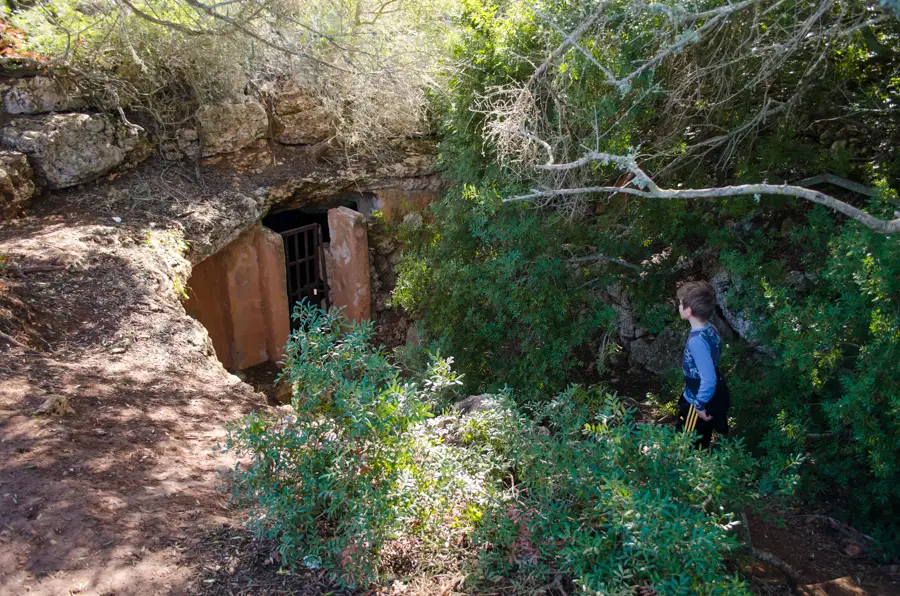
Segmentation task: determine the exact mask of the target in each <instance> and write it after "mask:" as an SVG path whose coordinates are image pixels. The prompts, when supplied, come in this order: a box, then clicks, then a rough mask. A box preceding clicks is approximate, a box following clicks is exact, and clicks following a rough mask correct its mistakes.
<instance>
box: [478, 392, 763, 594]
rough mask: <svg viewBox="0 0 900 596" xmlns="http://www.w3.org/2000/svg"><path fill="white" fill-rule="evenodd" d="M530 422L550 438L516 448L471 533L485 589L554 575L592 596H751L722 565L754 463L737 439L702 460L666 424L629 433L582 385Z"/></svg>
mask: <svg viewBox="0 0 900 596" xmlns="http://www.w3.org/2000/svg"><path fill="white" fill-rule="evenodd" d="M597 397H600V398H601V401H600V404H599V407H597V408H592V407H590V406H589V405H588V404H590V403H592V402H593V403H596V401H597ZM536 420H541V421H544V422H545V423H546V424H547V426H548V427H549V430H550V432H545V433H530V434H529V435H528V436H527V438H526V437H523V439H525V440H520V441H517V442H515V443H514V444H513V445H514V448H513V450H512V451H511V452H510V453H509V457H510V458H511V459H512V461H514V462H516V468H515V471H516V475H515V485H514V487H513V489H511V490H510V491H509V493H508V499H507V500H505V501H502V502H499V503H495V504H494V506H493V507H491V508H489V509H488V511H487V512H486V513H485V519H484V521H483V523H482V524H481V526H480V528H479V530H478V532H477V535H476V542H477V543H479V544H480V545H481V546H482V547H483V548H484V553H483V554H482V557H481V561H480V563H481V573H482V578H483V579H484V580H485V581H490V580H495V581H500V580H502V578H513V581H514V582H515V581H519V582H522V583H524V584H526V585H545V584H546V583H547V582H548V581H550V580H552V579H553V578H554V577H555V576H557V575H558V574H562V575H564V576H567V577H570V578H571V579H572V580H573V581H574V582H575V584H576V586H577V587H578V588H579V589H580V590H581V591H584V592H586V593H590V594H632V593H634V589H635V587H637V586H641V585H649V586H653V587H654V588H655V589H656V590H657V591H658V592H659V593H660V594H697V593H705V594H749V593H750V592H749V589H748V587H747V586H746V585H745V584H744V583H743V582H741V581H739V580H738V579H736V578H734V577H731V576H729V574H728V572H727V571H726V567H725V562H724V560H723V558H724V557H726V556H727V555H728V554H729V553H731V552H733V551H734V550H735V549H737V548H738V547H739V544H738V542H737V540H736V539H735V536H734V534H732V533H730V532H729V528H728V524H729V523H730V522H731V521H733V520H734V514H733V513H732V512H734V511H736V510H738V509H739V508H740V507H741V506H742V505H744V504H746V503H747V502H748V501H749V500H751V494H752V492H751V491H752V490H753V487H754V482H753V478H754V476H755V473H756V471H755V464H754V462H753V460H752V458H750V457H749V456H748V455H747V454H746V453H745V452H744V451H743V449H742V448H741V444H740V442H735V443H733V444H728V445H722V446H720V447H721V448H720V449H718V450H715V451H713V452H711V453H709V452H699V451H697V450H695V449H694V448H693V447H692V445H691V443H690V440H689V439H688V438H686V437H684V436H682V435H678V434H676V433H675V432H674V431H673V430H672V429H671V428H670V427H666V426H656V425H637V424H635V422H634V421H633V419H632V418H631V416H630V414H629V412H627V411H626V410H624V408H623V407H622V405H621V403H620V402H618V401H617V400H616V399H615V398H614V397H613V396H610V395H608V394H605V395H603V394H601V395H600V396H596V395H595V396H593V397H592V396H591V395H590V392H588V391H586V390H585V389H582V388H579V387H570V388H569V389H568V390H566V391H564V392H563V393H561V394H559V395H558V396H557V397H556V398H555V399H554V400H553V401H552V402H550V403H548V404H546V406H545V407H544V408H543V410H542V411H541V412H539V413H538V415H537V418H536ZM707 512H709V513H707Z"/></svg>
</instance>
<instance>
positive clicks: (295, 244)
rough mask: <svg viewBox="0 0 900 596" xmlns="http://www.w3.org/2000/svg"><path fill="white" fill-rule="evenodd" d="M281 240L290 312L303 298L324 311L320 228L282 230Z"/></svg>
mask: <svg viewBox="0 0 900 596" xmlns="http://www.w3.org/2000/svg"><path fill="white" fill-rule="evenodd" d="M281 238H282V240H283V241H284V262H285V267H286V270H287V271H286V273H287V294H288V306H289V308H290V309H293V308H294V305H295V304H296V303H297V302H300V301H301V300H302V299H303V298H306V299H307V300H308V301H309V302H310V303H312V304H316V305H318V306H319V307H321V308H323V309H328V307H329V301H328V275H327V274H326V271H325V250H324V247H323V243H322V226H321V224H318V223H313V224H307V225H304V226H300V227H298V228H293V229H290V230H285V231H284V232H281ZM292 326H293V325H292Z"/></svg>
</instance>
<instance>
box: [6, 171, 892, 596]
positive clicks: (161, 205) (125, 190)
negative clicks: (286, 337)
mask: <svg viewBox="0 0 900 596" xmlns="http://www.w3.org/2000/svg"><path fill="white" fill-rule="evenodd" d="M262 159H263V160H269V159H271V156H266V155H265V154H263V156H262ZM289 165H291V167H293V168H295V171H296V168H299V166H298V165H297V164H296V163H294V164H289ZM248 167H255V166H254V164H253V163H252V160H251V163H250V166H248ZM264 178H265V176H260V175H257V176H256V178H255V179H254V177H253V176H248V177H245V178H243V179H238V178H237V175H236V174H234V172H233V170H232V169H231V166H228V167H227V168H226V169H222V170H218V171H216V170H212V171H211V172H208V173H206V174H205V176H204V181H203V182H198V181H196V180H194V179H192V178H191V176H190V175H189V173H185V172H183V171H179V170H172V169H171V168H167V167H165V166H162V165H153V164H149V165H147V167H144V168H142V169H141V170H140V171H137V172H132V173H129V174H126V175H124V176H122V177H119V178H117V179H116V180H114V181H111V182H110V181H108V183H106V184H103V185H93V186H89V187H84V188H81V189H78V190H75V191H71V192H68V193H58V194H55V195H53V196H51V197H39V198H38V199H36V201H35V206H34V209H33V212H32V214H31V215H30V216H29V217H27V218H24V219H21V220H17V221H14V222H9V223H6V224H3V225H2V226H0V256H2V257H4V258H5V262H3V264H2V265H0V267H3V269H2V270H0V333H2V334H3V335H0V594H24V593H30V594H71V593H79V594H141V595H144V594H188V593H206V594H308V595H312V594H316V595H318V594H326V593H336V591H335V590H334V588H333V587H331V586H329V584H328V582H327V581H325V578H324V575H323V574H322V573H321V572H312V571H302V572H289V571H286V570H284V569H282V565H281V563H280V561H278V559H277V554H276V553H275V551H274V548H273V545H271V544H269V543H266V542H265V541H258V540H254V539H252V538H251V537H250V536H249V534H248V533H247V531H246V530H243V529H242V528H241V527H240V521H241V513H240V512H239V511H235V510H234V509H233V508H232V506H231V505H230V504H229V501H228V498H227V489H226V488H225V487H224V486H223V482H224V480H223V478H222V477H221V476H220V475H219V473H218V471H219V470H220V469H222V468H227V467H229V466H231V465H232V464H233V460H232V459H231V458H230V457H229V456H227V455H223V454H221V453H217V452H214V451H213V447H214V446H216V444H217V443H218V442H219V441H221V439H222V438H223V436H224V433H225V428H226V426H227V424H228V423H229V422H231V421H233V420H234V419H236V418H237V417H239V416H241V415H242V414H244V413H246V412H248V411H250V410H251V409H253V408H257V407H264V404H265V402H266V397H265V396H264V395H263V394H262V393H260V392H258V391H255V390H254V389H255V388H259V389H262V390H268V389H270V387H269V386H268V385H267V383H266V378H265V377H266V375H268V374H269V373H270V372H271V371H266V370H260V371H254V372H253V373H251V374H250V376H249V377H248V381H250V382H251V383H252V386H251V384H247V383H244V382H242V381H241V380H240V379H239V378H238V377H236V376H234V375H230V374H228V373H227V372H226V371H225V370H224V369H223V368H222V367H221V365H220V364H219V362H218V361H217V360H216V358H215V355H214V353H213V350H212V346H211V343H210V341H209V338H208V335H207V334H206V332H205V330H204V329H203V328H202V326H201V325H200V324H199V323H198V322H196V321H195V320H193V319H191V318H190V317H188V316H187V315H186V314H185V312H184V309H183V307H182V306H181V302H180V300H179V296H178V292H179V283H181V282H184V281H186V280H187V275H188V274H189V271H190V264H191V262H192V261H193V262H197V261H198V260H199V259H200V258H202V257H203V256H206V255H208V254H211V252H214V251H215V250H217V249H218V248H221V246H223V245H224V243H226V242H227V241H228V240H229V239H230V238H233V237H234V236H235V235H236V234H237V232H239V231H240V230H241V229H242V228H243V227H245V226H246V225H248V224H249V223H252V222H253V221H256V219H258V217H259V216H260V215H261V214H262V213H263V212H264V211H265V209H267V203H266V201H268V200H270V199H269V198H268V197H269V194H268V193H267V191H266V188H265V187H263V186H261V185H262V184H263V183H264V182H265V180H264ZM113 218H119V219H120V220H121V221H115V220H113ZM184 242H187V243H189V244H188V246H187V249H186V250H185V245H184ZM176 280H180V282H179V281H176ZM54 399H55V400H56V401H51V402H49V403H51V404H52V405H53V408H52V409H54V410H55V414H58V415H54V413H46V414H40V415H36V414H35V412H36V411H37V410H38V409H39V408H41V406H42V405H44V404H46V403H48V400H54ZM792 523H793V522H792ZM798 523H799V522H798ZM754 542H759V544H758V545H757V546H760V547H761V548H766V549H768V550H770V551H772V552H774V553H775V554H777V555H779V556H781V557H782V558H784V559H785V560H788V561H789V562H791V563H792V564H793V565H795V566H796V567H797V568H798V569H801V570H802V573H803V574H804V576H805V577H806V580H808V581H809V582H810V583H817V582H823V581H827V580H833V579H836V578H842V577H849V578H850V579H849V580H848V581H849V582H850V584H852V589H853V590H864V591H845V592H835V591H827V590H826V591H822V592H818V593H821V594H826V593H834V594H839V593H846V594H866V593H870V594H887V593H894V594H896V593H900V590H894V588H896V587H897V583H896V580H897V575H896V574H893V572H892V571H893V570H892V569H882V568H878V567H876V566H874V565H873V564H871V563H868V562H866V561H865V560H864V559H862V558H860V557H858V556H856V555H855V554H852V555H847V554H846V553H844V552H843V551H842V550H841V549H842V548H843V546H842V545H841V544H840V543H837V545H836V546H835V544H836V543H835V542H834V538H833V537H832V536H830V535H829V534H828V531H827V530H823V529H822V528H821V527H819V526H815V525H814V524H813V525H811V524H808V523H805V522H804V523H803V524H802V527H801V528H799V529H798V528H795V527H793V526H788V528H787V529H786V530H783V529H781V528H778V526H777V525H772V524H766V523H765V522H762V521H759V522H756V521H755V522H754ZM823 545H824V546H823ZM829 545H831V546H829ZM823 549H824V550H823ZM832 551H834V552H832ZM810 552H814V553H815V558H813V559H810V558H806V559H804V557H805V556H806V557H808V554H809V553H810ZM820 552H821V553H822V554H819V553H820ZM747 572H748V573H751V574H754V572H753V570H749V571H747ZM767 573H768V574H771V570H765V569H762V570H758V574H759V577H760V578H765V577H768V576H767V575H766V574H767ZM874 576H877V578H876V579H877V582H876V583H877V585H876V586H875V587H874V588H869V587H866V586H868V584H867V583H866V581H867V580H866V579H860V578H861V577H862V578H867V577H874ZM772 577H775V576H772ZM776 580H777V577H776V578H775V579H773V581H772V584H771V585H775V584H777V583H778V582H777V581H776ZM460 581H461V577H458V576H453V577H446V578H440V577H439V578H428V579H427V581H423V582H419V583H418V584H416V581H415V579H414V580H413V581H412V582H409V583H401V584H398V585H396V586H389V587H386V588H379V589H378V590H376V592H377V593H406V592H405V590H406V588H404V587H403V586H406V585H418V587H417V588H415V591H416V593H420V594H426V593H429V594H431V593H433V594H438V593H442V594H454V593H464V592H465V590H464V589H463V588H462V587H461V584H460ZM870 583H871V582H870ZM850 584H848V585H850ZM768 586H769V583H766V581H762V580H761V583H759V589H760V591H761V592H764V593H777V592H773V591H771V589H770V588H769V587H768ZM772 589H774V588H772ZM848 589H850V588H848ZM885 589H887V590H894V591H884V590H885ZM865 590H868V591H865ZM879 590H880V591H879ZM810 593H816V592H810Z"/></svg>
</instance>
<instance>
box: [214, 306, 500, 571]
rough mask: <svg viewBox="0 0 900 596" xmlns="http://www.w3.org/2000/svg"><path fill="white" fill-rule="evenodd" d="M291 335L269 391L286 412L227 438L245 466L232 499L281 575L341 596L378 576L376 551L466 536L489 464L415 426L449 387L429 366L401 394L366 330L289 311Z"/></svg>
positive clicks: (251, 421) (267, 414)
mask: <svg viewBox="0 0 900 596" xmlns="http://www.w3.org/2000/svg"><path fill="white" fill-rule="evenodd" d="M294 318H295V319H296V320H299V321H300V324H301V330H300V331H297V332H295V333H294V334H293V335H292V336H291V338H290V340H289V342H288V344H287V348H286V356H285V361H284V372H283V375H282V377H281V382H284V383H289V384H291V386H292V387H293V400H292V403H291V406H290V407H285V408H279V409H277V410H275V411H272V410H268V411H260V412H255V413H253V414H251V415H249V416H247V417H246V418H244V419H243V420H241V421H240V422H238V423H237V424H235V425H234V426H233V427H232V428H231V429H230V432H229V435H228V439H227V441H226V444H225V448H226V449H227V450H230V451H233V452H234V453H235V455H237V456H239V457H240V456H247V458H248V459H249V463H248V465H246V466H245V467H236V469H235V482H236V489H235V491H236V492H235V494H236V497H237V498H238V500H239V501H241V502H243V503H245V504H247V505H249V506H250V512H251V524H252V527H253V528H254V529H255V530H256V531H257V532H259V533H261V534H263V535H266V536H269V537H272V538H277V539H278V540H279V550H280V553H281V555H282V557H283V559H284V560H285V561H286V562H287V564H295V563H297V562H302V563H303V564H305V565H307V566H310V567H319V566H321V567H324V568H326V569H328V570H330V571H331V573H332V576H333V577H334V579H335V580H336V581H338V582H339V583H341V584H343V585H348V586H349V585H356V584H359V583H363V584H365V583H367V582H369V581H372V580H374V579H376V578H377V577H378V576H379V572H380V568H379V565H380V563H381V552H382V549H383V547H384V545H385V543H386V542H387V541H389V540H391V539H394V538H397V537H399V536H401V535H403V536H406V537H408V538H409V539H410V540H412V541H414V542H416V543H418V544H419V546H420V547H421V548H423V549H427V548H429V545H430V548H436V547H438V545H443V544H445V543H447V542H450V541H451V538H453V537H454V536H455V535H459V534H463V533H465V532H466V530H467V528H468V527H469V525H470V522H469V521H467V520H468V519H469V517H467V515H468V514H467V513H466V512H467V511H472V510H473V509H478V508H483V507H484V502H485V500H486V499H488V498H489V495H488V493H487V492H485V489H484V487H483V486H482V485H483V484H484V480H485V478H488V477H490V475H491V466H492V465H493V464H492V462H491V460H490V459H488V458H486V457H476V456H475V455H477V454H476V453H475V452H470V451H469V450H463V449H461V448H458V447H454V446H451V445H446V444H443V443H442V442H441V440H440V436H439V435H437V434H435V433H433V432H431V431H430V428H429V426H428V424H427V423H426V421H427V420H428V419H429V418H430V417H431V416H432V412H431V406H430V403H429V402H430V400H431V398H432V397H433V395H432V392H433V391H437V390H438V389H440V388H444V387H446V386H447V385H448V383H453V382H455V381H454V380H453V377H452V376H451V375H449V374H447V375H446V376H442V374H441V372H440V371H443V372H444V373H448V372H449V370H448V369H447V367H446V363H445V362H441V361H439V360H437V361H434V362H433V366H432V370H433V374H432V375H431V376H430V384H428V385H426V386H421V387H420V386H417V385H415V384H412V383H402V382H401V380H400V379H399V377H398V371H397V369H395V367H393V366H392V365H391V364H390V363H389V362H388V361H387V360H386V359H385V357H384V355H383V354H382V353H381V352H379V351H376V350H373V349H372V348H371V347H370V345H369V344H370V340H371V337H372V324H371V323H366V324H357V323H348V322H347V321H346V320H345V319H344V318H343V317H342V316H341V314H340V313H339V312H338V311H337V310H332V311H330V312H327V313H326V312H322V311H320V310H317V309H315V308H313V307H311V306H309V305H299V306H298V307H297V310H296V311H295V313H294Z"/></svg>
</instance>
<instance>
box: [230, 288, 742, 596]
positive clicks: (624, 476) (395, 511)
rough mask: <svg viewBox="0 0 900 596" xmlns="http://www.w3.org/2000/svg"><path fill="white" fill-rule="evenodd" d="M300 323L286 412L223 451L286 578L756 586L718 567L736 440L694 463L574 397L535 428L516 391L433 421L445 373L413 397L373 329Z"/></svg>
mask: <svg viewBox="0 0 900 596" xmlns="http://www.w3.org/2000/svg"><path fill="white" fill-rule="evenodd" d="M295 317H296V318H297V319H298V320H299V321H300V323H301V328H300V330H299V331H297V332H295V333H294V335H293V336H292V337H291V339H290V342H289V343H288V346H287V353H286V357H285V369H284V376H283V378H282V382H287V383H290V384H291V386H292V388H293V401H292V403H291V406H289V407H283V408H278V409H276V410H275V411H271V410H269V411H263V412H256V413H253V414H251V415H249V416H247V417H246V418H245V419H243V420H241V421H240V422H238V423H236V424H235V425H234V426H233V427H232V428H231V429H230V432H229V435H228V439H227V442H226V445H225V447H226V449H228V450H230V451H232V452H234V453H235V455H237V456H239V457H242V459H243V465H239V466H236V467H235V476H234V478H235V486H236V488H235V495H236V497H237V498H238V499H239V500H240V501H241V502H243V503H245V504H247V505H249V507H250V509H249V510H250V520H251V522H250V523H251V525H252V526H253V528H254V529H255V530H256V531H257V532H259V533H260V534H263V535H266V536H269V537H272V538H276V539H277V540H278V541H279V550H280V553H281V555H282V558H283V561H284V562H285V564H286V565H292V564H297V563H301V564H304V565H307V566H309V567H323V568H325V569H328V570H329V571H330V572H331V574H332V576H333V577H334V579H336V580H337V581H338V582H340V583H342V584H343V585H348V586H352V585H360V584H366V583H368V582H370V581H373V580H376V579H378V578H379V577H383V575H384V574H385V572H386V571H387V570H388V569H389V567H390V560H389V559H390V552H391V551H392V549H391V545H392V544H397V543H404V544H407V545H409V544H412V545H413V546H412V549H411V550H413V551H415V552H418V553H419V556H420V560H424V559H426V558H427V557H426V556H425V555H427V554H428V553H431V555H432V556H437V555H438V554H440V555H441V556H443V557H445V556H446V551H447V550H448V549H449V550H451V551H454V552H457V553H458V555H459V556H458V557H457V559H456V562H457V564H460V565H462V564H465V565H467V566H468V567H467V568H468V570H469V572H470V573H471V577H472V581H473V582H484V581H491V580H492V579H497V578H500V577H502V578H503V579H502V581H504V582H506V583H507V584H509V585H514V586H515V585H520V586H529V585H530V586H534V585H535V583H536V582H544V581H546V580H547V579H548V578H549V577H551V576H553V575H555V574H563V575H566V576H569V577H571V578H573V579H574V580H575V581H576V583H577V584H578V585H579V586H581V588H582V589H583V590H585V591H587V592H591V591H602V592H604V593H618V592H622V593H625V591H627V590H628V589H633V588H634V587H635V586H638V585H642V584H644V583H651V584H653V585H654V586H656V588H657V589H658V590H660V592H661V593H665V594H687V593H692V591H696V590H697V589H698V588H699V586H700V585H701V584H702V585H704V586H705V587H706V588H705V589H707V591H709V590H712V592H711V593H724V591H725V590H731V591H732V593H740V591H741V590H744V589H745V588H744V586H743V584H741V583H740V582H739V581H737V580H735V579H733V578H730V577H728V573H727V571H726V570H725V567H724V564H723V557H724V556H726V555H728V553H730V552H732V551H733V550H734V549H735V548H737V546H738V543H737V542H736V541H735V539H734V538H733V536H732V535H730V534H729V533H728V529H727V528H726V525H727V524H728V523H729V522H730V521H731V520H732V519H733V515H732V514H731V513H730V512H731V511H734V510H736V509H737V508H739V507H740V506H741V505H743V504H744V503H746V502H748V501H749V500H751V495H752V491H753V490H754V477H753V476H754V473H755V470H754V465H753V462H752V460H751V459H750V458H749V457H748V456H747V455H746V454H745V453H744V452H743V451H742V449H741V447H740V444H739V443H736V444H734V445H725V446H723V447H722V449H720V450H717V451H715V452H713V453H705V452H698V451H696V450H694V449H693V448H692V447H691V444H690V439H689V438H687V437H683V436H680V435H675V434H674V433H673V432H672V431H671V429H668V428H665V427H654V426H638V425H636V424H635V423H634V422H633V421H632V419H631V418H630V415H629V413H628V412H626V411H625V410H624V409H623V408H622V406H621V405H620V404H619V402H618V401H617V400H615V398H614V397H612V396H610V395H608V394H606V393H604V392H602V391H597V390H594V391H587V390H584V389H580V388H577V387H572V388H570V389H569V390H567V391H565V392H563V393H562V394H560V395H559V396H558V397H557V398H556V399H555V400H553V401H552V402H551V403H549V404H546V406H545V407H544V408H543V409H542V410H541V411H539V412H538V418H537V421H538V422H542V423H545V424H546V426H545V427H542V428H539V427H536V426H535V425H534V423H533V422H531V421H529V420H528V419H527V418H525V417H524V416H523V415H522V413H521V411H520V410H519V408H518V406H517V405H516V403H515V400H514V399H513V397H512V395H511V394H510V393H509V392H508V391H506V392H502V393H500V394H497V395H495V396H492V397H486V398H484V399H483V402H482V404H483V406H485V407H484V409H483V410H481V411H478V412H475V413H472V414H470V415H467V416H459V415H458V414H455V413H448V414H447V415H444V416H442V417H440V418H437V419H433V420H432V419H430V417H431V416H432V411H431V406H430V402H431V400H432V399H433V398H434V397H435V396H436V394H437V393H438V392H439V391H440V390H441V389H442V388H445V387H446V386H447V385H448V384H452V383H454V382H455V381H454V380H453V374H452V372H451V371H450V370H449V368H448V366H447V363H446V362H445V361H444V362H442V361H439V360H434V361H433V362H432V364H431V374H430V375H429V377H430V381H429V383H427V384H423V385H422V386H419V385H416V384H412V383H405V384H404V383H402V382H401V381H400V379H399V378H398V376H397V370H396V369H395V368H394V367H393V366H392V365H391V364H390V363H389V362H388V361H387V360H386V359H385V358H384V356H383V355H382V354H381V353H380V352H378V351H375V350H373V349H371V348H370V347H369V345H368V344H369V340H370V338H371V334H372V328H371V325H370V324H364V325H359V324H355V323H348V322H347V321H346V320H344V319H343V317H342V316H341V315H340V314H339V313H338V312H337V311H335V310H332V311H330V312H327V313H326V312H322V311H319V310H316V309H314V308H312V307H310V306H308V305H301V306H299V307H298V309H297V311H296V313H295ZM510 478H513V482H512V484H511V485H510V483H508V479H510ZM707 511H711V512H712V513H707ZM467 544H469V545H474V546H475V547H477V548H473V546H468V547H466V546H465V545H467ZM407 550H410V549H407ZM479 552H480V553H481V556H480V557H478V556H477V555H478V553H479ZM466 561H467V562H466ZM441 564H442V565H445V567H442V568H440V569H441V571H443V572H446V571H447V568H446V564H447V563H446V561H445V560H442V562H441Z"/></svg>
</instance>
